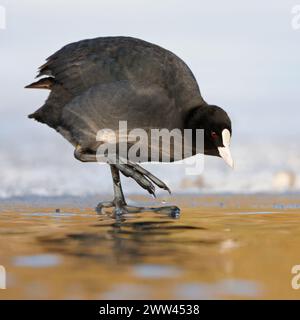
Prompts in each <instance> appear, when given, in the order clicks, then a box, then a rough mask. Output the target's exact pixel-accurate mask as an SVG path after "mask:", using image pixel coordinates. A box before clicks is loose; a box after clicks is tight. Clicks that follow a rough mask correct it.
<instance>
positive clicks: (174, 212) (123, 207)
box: [96, 200, 180, 218]
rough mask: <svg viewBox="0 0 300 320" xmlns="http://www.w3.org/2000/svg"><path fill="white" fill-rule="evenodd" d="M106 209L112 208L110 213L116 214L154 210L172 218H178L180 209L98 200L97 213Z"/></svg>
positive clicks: (102, 212) (104, 211)
mask: <svg viewBox="0 0 300 320" xmlns="http://www.w3.org/2000/svg"><path fill="white" fill-rule="evenodd" d="M107 209H113V210H112V213H113V214H114V215H116V216H120V215H123V214H128V213H142V212H155V213H162V214H166V215H168V216H170V217H172V218H179V216H180V209H179V208H178V207H176V206H164V207H139V206H130V205H127V204H126V203H116V201H115V200H113V201H103V202H100V203H99V204H98V205H97V207H96V212H97V214H104V213H106V212H107Z"/></svg>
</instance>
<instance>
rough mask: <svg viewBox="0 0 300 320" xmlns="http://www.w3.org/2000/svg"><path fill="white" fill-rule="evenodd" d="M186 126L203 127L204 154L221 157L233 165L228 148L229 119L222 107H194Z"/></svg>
mask: <svg viewBox="0 0 300 320" xmlns="http://www.w3.org/2000/svg"><path fill="white" fill-rule="evenodd" d="M188 128H192V129H204V154H207V155H211V156H218V157H222V158H223V159H224V161H225V162H226V163H227V164H228V165H229V166H230V167H233V159H232V156H231V153H230V149H229V145H230V139H231V135H232V129H231V121H230V118H229V116H228V115H227V113H226V112H225V111H224V110H223V109H222V108H220V107H218V106H215V105H208V104H205V105H202V106H200V107H197V108H195V109H194V110H192V112H191V114H190V115H189V119H188Z"/></svg>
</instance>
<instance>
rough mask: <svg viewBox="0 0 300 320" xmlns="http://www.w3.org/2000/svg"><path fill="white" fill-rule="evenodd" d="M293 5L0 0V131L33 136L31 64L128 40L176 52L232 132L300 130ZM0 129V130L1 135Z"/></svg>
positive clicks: (36, 98)
mask: <svg viewBox="0 0 300 320" xmlns="http://www.w3.org/2000/svg"><path fill="white" fill-rule="evenodd" d="M296 4H297V2H295V1H288V0H277V1H274V0H272V1H271V0H269V1H258V0H255V1H247V2H246V1H238V0H236V1H234V0H230V1H222V0H218V1H216V0H214V1H198V0H197V1H196V0H187V1H179V0H164V1H155V0H154V1H153V0H152V1H149V0H143V1H138V0H129V1H128V0H127V1H121V0H112V1H111V0H109V1H101V0H100V1H99V0H97V1H93V0H86V1H78V0H77V1H58V0H51V1H48V0H46V1H37V0H36V1H35V0H28V1H16V0H9V1H6V0H0V5H2V6H4V7H5V8H6V15H7V17H6V20H7V28H6V30H0V54H1V59H0V70H1V75H0V88H1V89H0V90H1V91H0V98H1V113H2V111H5V115H4V116H1V120H0V121H1V127H2V130H3V128H4V127H5V128H7V126H10V125H11V123H12V122H14V123H17V124H18V130H22V128H23V126H25V127H26V130H31V129H32V130H35V129H34V126H36V124H33V123H31V124H29V123H30V121H29V120H27V119H26V118H25V116H26V115H27V114H28V113H30V112H32V111H34V110H35V109H36V108H37V107H39V106H40V105H42V103H43V101H44V99H45V97H46V95H47V92H41V91H34V90H24V89H23V87H24V85H25V84H27V83H30V82H31V81H32V80H33V78H34V76H35V74H36V70H37V67H38V66H39V65H41V64H42V63H43V62H44V59H45V58H46V57H47V56H49V55H50V54H52V53H53V52H55V51H56V50H58V49H59V48H61V47H62V46H63V45H65V44H67V43H70V42H73V41H77V40H81V39H85V38H93V37H97V36H108V35H129V36H134V37H138V38H142V39H144V40H148V41H150V42H154V43H157V44H159V45H161V46H163V47H165V48H167V49H170V50H171V51H173V52H174V53H176V54H177V55H179V56H180V57H181V58H182V59H183V60H184V61H185V62H186V63H187V64H188V65H189V66H190V68H191V69H192V71H193V73H194V74H195V76H196V78H197V80H198V83H199V85H200V89H201V92H202V95H203V96H204V98H205V99H206V100H207V101H208V102H211V103H214V104H218V105H220V106H222V107H224V109H226V110H227V111H228V113H229V114H230V115H231V117H232V118H233V121H234V130H235V132H239V131H240V132H241V133H243V132H246V133H249V132H252V133H253V131H254V132H255V133H257V134H268V133H271V134H274V133H278V132H279V131H280V132H283V133H291V131H293V132H295V133H296V132H297V133H299V132H300V129H299V128H300V126H299V125H298V119H299V118H300V108H299V107H300V106H299V102H300V95H299V83H300V72H299V71H300V70H299V69H300V46H299V44H300V29H299V30H293V28H292V26H291V19H292V14H291V10H292V7H293V6H294V5H296ZM0 130H1V129H0Z"/></svg>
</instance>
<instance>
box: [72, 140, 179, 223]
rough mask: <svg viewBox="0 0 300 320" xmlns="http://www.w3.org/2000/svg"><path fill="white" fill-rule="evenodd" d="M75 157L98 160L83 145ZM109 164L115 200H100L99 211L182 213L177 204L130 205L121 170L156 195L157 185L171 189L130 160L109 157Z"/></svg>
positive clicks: (173, 215)
mask: <svg viewBox="0 0 300 320" xmlns="http://www.w3.org/2000/svg"><path fill="white" fill-rule="evenodd" d="M74 155H75V157H76V158H77V159H78V160H80V161H83V162H96V161H97V158H96V154H93V153H89V152H86V151H85V150H84V149H82V148H81V146H78V147H77V148H76V149H75V153H74ZM107 162H108V164H109V165H110V169H111V174H112V179H113V187H114V200H113V201H104V202H100V203H99V204H98V205H97V207H96V211H97V213H102V212H103V211H104V210H105V209H107V208H114V213H115V214H116V215H121V214H123V213H139V212H143V211H152V212H158V213H166V214H168V215H170V216H171V217H174V218H177V217H178V216H179V214H180V209H179V208H178V207H176V206H164V207H136V206H129V205H127V203H126V201H125V197H124V194H123V190H122V186H121V181H120V172H122V174H124V175H125V176H126V177H130V178H132V179H134V180H135V181H136V182H137V183H138V184H139V185H140V186H141V187H142V188H144V189H146V190H147V191H148V192H149V193H151V194H152V195H153V196H154V197H155V186H154V184H155V185H156V186H158V187H160V188H162V189H164V190H167V191H168V192H169V193H171V192H170V189H169V188H168V186H167V185H166V184H165V183H164V182H163V181H161V180H160V179H158V178H157V177H155V176H154V175H153V174H152V173H150V172H149V171H147V170H146V169H144V168H142V167H141V166H139V165H138V164H136V163H133V162H131V161H129V160H124V159H122V158H120V157H118V161H117V163H114V162H113V161H112V160H110V159H109V158H108V159H107Z"/></svg>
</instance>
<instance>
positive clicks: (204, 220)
mask: <svg viewBox="0 0 300 320" xmlns="http://www.w3.org/2000/svg"><path fill="white" fill-rule="evenodd" d="M174 202H177V203H179V204H181V208H182V214H181V217H180V218H179V219H173V218H170V217H167V216H165V215H162V214H155V213H142V214H134V215H128V216H124V217H123V218H120V219H117V220H116V219H114V218H113V217H111V216H110V215H100V216H99V215H96V214H95V212H94V210H93V209H92V208H84V207H81V208H78V206H76V205H73V206H71V205H67V204H66V205H61V204H60V206H59V208H60V212H55V210H56V206H49V205H47V206H45V205H43V204H40V205H39V204H38V205H37V204H36V203H35V205H33V204H26V203H23V204H22V203H21V204H20V203H16V202H12V201H11V202H5V203H3V204H2V205H1V207H0V265H2V266H4V267H5V269H6V273H7V289H6V290H0V298H1V299H7V298H17V299H20V298H23V299H46V298H50V299H54V298H56V299H72V298H74V299H134V298H137V299H152V298H156V299H164V298H165V299H171V298H174V299H210V298H216V299H223V298H241V299H259V298H267V299H269V298H293V299H299V298H300V290H295V289H293V288H292V286H291V280H292V277H293V274H292V273H291V269H292V267H293V266H294V265H297V264H299V265H300V223H299V222H300V199H299V198H298V197H297V196H280V197H278V196H263V195H260V196H255V195H254V196H253V195H252V196H238V195H235V196H229V195H228V196H201V197H195V196H180V197H177V198H176V199H173V203H174Z"/></svg>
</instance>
